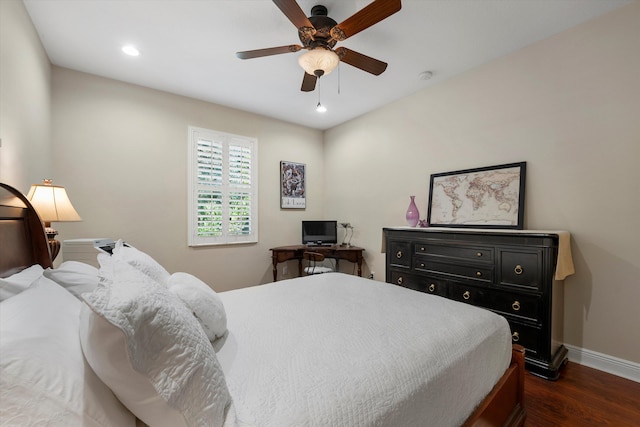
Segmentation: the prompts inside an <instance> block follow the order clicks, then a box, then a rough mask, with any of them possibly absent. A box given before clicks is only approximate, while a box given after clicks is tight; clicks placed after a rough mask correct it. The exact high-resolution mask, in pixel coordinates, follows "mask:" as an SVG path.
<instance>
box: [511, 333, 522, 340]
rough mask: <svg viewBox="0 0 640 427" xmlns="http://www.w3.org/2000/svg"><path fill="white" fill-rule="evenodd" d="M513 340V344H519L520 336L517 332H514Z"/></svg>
mask: <svg viewBox="0 0 640 427" xmlns="http://www.w3.org/2000/svg"><path fill="white" fill-rule="evenodd" d="M511 340H512V341H513V342H518V341H520V334H519V333H517V332H514V333H513V334H511Z"/></svg>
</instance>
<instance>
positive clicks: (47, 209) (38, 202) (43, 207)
mask: <svg viewBox="0 0 640 427" xmlns="http://www.w3.org/2000/svg"><path fill="white" fill-rule="evenodd" d="M27 199H29V201H30V202H31V204H32V205H33V207H34V208H35V210H36V212H38V215H39V216H40V220H41V221H42V222H44V223H50V222H62V221H82V218H80V215H78V212H76V210H75V209H74V207H73V205H72V204H71V200H69V196H68V195H67V191H66V190H65V189H64V187H60V186H57V185H51V180H44V183H42V184H34V185H32V186H31V189H30V190H29V194H27Z"/></svg>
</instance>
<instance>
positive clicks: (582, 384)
mask: <svg viewBox="0 0 640 427" xmlns="http://www.w3.org/2000/svg"><path fill="white" fill-rule="evenodd" d="M524 389H525V390H524V394H525V402H524V404H525V408H526V410H527V420H526V421H525V424H524V425H525V427H539V426H544V427H546V426H563V427H564V426H576V427H578V426H579V427H588V426H615V427H626V426H634V427H638V426H640V383H637V382H634V381H631V380H627V379H625V378H621V377H618V376H615V375H611V374H608V373H605V372H602V371H598V370H596V369H592V368H588V367H586V366H582V365H579V364H577V363H572V362H569V363H568V364H567V365H566V366H565V367H564V368H563V370H562V372H561V375H560V379H558V381H547V380H544V379H542V378H538V377H536V376H534V375H531V374H529V373H526V374H525V383H524Z"/></svg>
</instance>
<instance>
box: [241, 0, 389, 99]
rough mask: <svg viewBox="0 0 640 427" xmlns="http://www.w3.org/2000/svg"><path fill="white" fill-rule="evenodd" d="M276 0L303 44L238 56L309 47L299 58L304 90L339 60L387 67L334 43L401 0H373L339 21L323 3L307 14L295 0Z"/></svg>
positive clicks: (376, 70) (372, 69)
mask: <svg viewBox="0 0 640 427" xmlns="http://www.w3.org/2000/svg"><path fill="white" fill-rule="evenodd" d="M273 2H274V3H275V4H276V6H278V8H279V9H280V10H281V11H282V13H284V14H285V16H286V17H287V18H289V21H291V22H292V23H293V25H295V26H296V27H297V28H298V37H299V38H300V41H301V42H302V46H300V45H298V44H292V45H288V46H279V47H271V48H266V49H257V50H247V51H244V52H237V53H236V56H237V57H238V58H240V59H251V58H259V57H262V56H270V55H279V54H282V53H292V52H298V51H299V50H301V49H306V50H308V52H306V53H305V54H304V55H302V56H301V57H300V58H299V59H298V62H299V63H300V66H301V67H302V68H303V69H304V70H305V72H304V77H303V79H302V87H301V90H302V91H304V92H311V91H313V90H314V89H315V87H316V81H317V80H318V78H319V77H321V76H323V75H326V74H329V73H330V72H331V71H333V70H334V69H335V68H336V66H337V65H338V62H340V61H342V62H345V63H347V64H349V65H352V66H354V67H356V68H359V69H361V70H363V71H366V72H368V73H371V74H374V75H376V76H378V75H380V74H382V73H383V72H384V70H386V69H387V63H386V62H382V61H379V60H377V59H375V58H371V57H369V56H367V55H363V54H362V53H358V52H356V51H353V50H351V49H347V48H346V47H338V48H336V49H334V46H335V45H336V43H337V42H339V41H343V40H346V39H347V38H349V37H351V36H353V35H354V34H357V33H359V32H360V31H362V30H365V29H367V28H369V27H371V26H372V25H374V24H377V23H378V22H380V21H382V20H383V19H385V18H387V17H389V16H391V15H393V14H394V13H396V12H398V11H399V10H400V8H401V4H400V0H374V1H373V2H371V3H370V4H369V5H367V6H366V7H364V8H363V9H360V10H359V11H358V12H356V13H355V14H353V15H352V16H351V17H349V18H347V19H345V20H344V21H342V22H341V23H339V24H338V23H337V22H336V21H334V20H333V19H331V18H330V17H329V16H327V8H326V7H324V6H322V5H316V6H314V7H313V8H312V9H311V16H310V17H307V16H306V15H305V13H304V12H303V11H302V9H301V8H300V6H299V5H298V3H297V2H296V1H295V0H273Z"/></svg>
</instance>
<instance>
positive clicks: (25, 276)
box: [0, 264, 43, 301]
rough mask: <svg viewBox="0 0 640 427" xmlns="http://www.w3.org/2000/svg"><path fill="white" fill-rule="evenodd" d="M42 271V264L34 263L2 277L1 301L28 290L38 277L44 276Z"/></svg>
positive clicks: (0, 281) (0, 287)
mask: <svg viewBox="0 0 640 427" xmlns="http://www.w3.org/2000/svg"><path fill="white" fill-rule="evenodd" d="M42 271H43V268H42V267H41V266H40V264H34V265H32V266H31V267H28V268H25V269H24V270H22V271H20V272H19V273H16V274H13V275H11V276H9V277H7V278H4V279H0V301H4V300H6V299H8V298H11V297H12V296H15V295H18V294H19V293H20V292H22V291H24V290H26V289H27V288H28V287H29V286H31V284H32V283H33V282H34V281H35V280H36V279H38V278H39V277H40V276H42Z"/></svg>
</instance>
